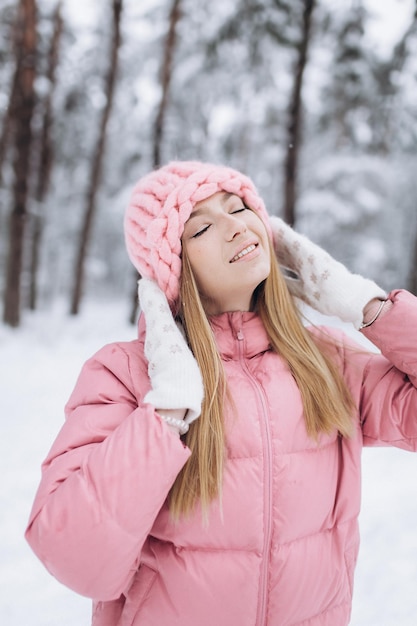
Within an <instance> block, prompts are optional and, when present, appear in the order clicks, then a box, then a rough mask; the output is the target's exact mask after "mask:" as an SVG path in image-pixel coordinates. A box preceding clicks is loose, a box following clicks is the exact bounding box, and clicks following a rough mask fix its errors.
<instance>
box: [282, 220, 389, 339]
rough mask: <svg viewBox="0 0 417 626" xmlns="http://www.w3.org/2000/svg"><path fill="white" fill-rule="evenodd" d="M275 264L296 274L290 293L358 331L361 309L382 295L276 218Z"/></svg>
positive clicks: (375, 287) (289, 284)
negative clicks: (350, 323)
mask: <svg viewBox="0 0 417 626" xmlns="http://www.w3.org/2000/svg"><path fill="white" fill-rule="evenodd" d="M270 225H271V229H272V234H273V243H274V250H275V254H276V256H277V259H278V262H279V263H280V264H282V265H284V266H286V267H288V268H289V269H291V270H293V271H295V272H296V274H298V276H299V280H289V281H287V284H288V286H289V289H290V291H291V293H292V294H293V295H295V296H297V297H299V298H301V299H302V300H303V301H304V302H306V303H307V304H309V305H310V306H311V307H313V308H314V309H316V310H317V311H319V312H320V313H324V314H325V315H336V316H337V317H339V318H340V319H342V320H344V321H345V322H352V324H353V325H354V326H355V328H357V329H359V328H360V327H361V324H362V323H363V319H364V317H363V311H364V308H365V306H366V305H367V304H368V303H369V302H370V301H371V300H373V299H374V298H378V299H379V300H385V299H386V297H387V294H386V292H385V291H384V290H383V289H381V287H379V286H378V285H377V284H376V283H374V282H373V281H372V280H369V279H367V278H364V277H363V276H360V275H359V274H352V273H351V272H349V270H348V269H347V268H346V267H345V266H344V265H343V264H342V263H339V262H338V261H336V260H335V259H333V258H332V257H331V256H330V254H328V253H327V252H326V251H325V250H323V249H322V248H320V246H318V245H317V244H314V243H313V242H312V241H310V240H309V239H307V237H305V236H303V235H300V234H299V233H297V232H296V231H295V230H294V229H292V228H291V227H290V226H288V224H286V223H285V222H284V221H283V220H281V219H280V218H279V217H270Z"/></svg>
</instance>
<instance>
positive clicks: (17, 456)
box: [0, 302, 417, 626]
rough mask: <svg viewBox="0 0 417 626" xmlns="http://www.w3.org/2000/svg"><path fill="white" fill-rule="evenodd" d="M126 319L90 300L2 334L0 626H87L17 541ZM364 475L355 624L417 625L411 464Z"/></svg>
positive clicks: (376, 463)
mask: <svg viewBox="0 0 417 626" xmlns="http://www.w3.org/2000/svg"><path fill="white" fill-rule="evenodd" d="M126 319H127V310H126V307H125V305H124V304H120V303H119V304H118V303H113V304H110V305H109V304H106V305H104V304H102V303H99V302H93V303H91V302H90V303H89V304H87V305H86V306H85V309H84V310H83V313H82V315H81V316H80V317H78V318H71V317H69V316H67V315H66V313H65V309H64V307H63V306H61V305H57V306H56V307H55V308H54V310H53V311H48V312H43V313H36V314H32V315H28V316H27V317H26V318H25V319H24V323H23V327H22V328H21V329H19V330H16V331H13V330H10V329H6V328H4V327H2V326H0V389H1V393H0V407H1V411H0V419H1V437H0V464H1V466H0V476H1V482H0V511H1V514H0V538H1V543H0V623H1V624H4V625H5V626H6V625H7V626H83V625H85V626H87V625H88V624H89V623H90V601H89V600H88V599H85V598H81V597H79V596H77V595H76V594H74V593H72V592H71V591H69V590H67V589H65V588H64V587H63V586H62V585H60V584H59V583H58V582H57V581H55V580H54V579H53V578H52V577H51V576H50V575H49V574H48V573H47V572H46V570H45V569H44V568H43V566H42V565H41V564H40V563H39V562H38V560H37V559H36V557H35V556H34V555H33V554H32V552H31V551H30V549H29V547H28V546H27V544H26V543H25V541H24V538H23V533H24V529H25V525H26V522H27V518H28V515H29V511H30V508H31V504H32V500H33V497H34V493H35V490H36V487H37V484H38V482H39V477H40V464H41V461H42V460H43V458H44V457H45V455H46V453H47V451H48V449H49V447H50V445H51V443H52V441H53V439H54V437H55V435H56V433H57V432H58V430H59V428H60V426H61V423H62V419H63V405H64V403H65V401H66V399H67V397H68V395H69V393H70V392H71V389H72V387H73V385H74V382H75V379H76V377H77V375H78V372H79V370H80V368H81V365H82V364H83V362H84V361H85V360H86V359H87V358H88V357H89V356H90V355H91V354H92V353H94V352H95V351H96V350H98V349H99V348H100V347H101V346H102V345H104V344H105V343H108V342H110V341H113V340H119V339H120V340H125V339H129V338H133V337H134V336H135V332H136V331H135V328H133V327H131V326H129V325H128V324H127V323H126V321H125V320H126ZM363 473H364V481H363V509H362V514H361V533H362V547H361V553H360V558H359V564H358V568H357V575H356V583H355V596H354V610H353V616H352V621H351V624H352V625H353V626H415V625H416V624H417V593H416V592H417V456H415V455H413V454H410V453H406V452H402V451H398V450H390V449H379V450H365V451H364V455H363ZM230 626H238V625H235V624H231V625H230ZM277 626H278V625H277ZM335 626H337V625H335Z"/></svg>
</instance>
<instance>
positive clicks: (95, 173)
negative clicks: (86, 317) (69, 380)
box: [70, 0, 122, 315]
mask: <svg viewBox="0 0 417 626" xmlns="http://www.w3.org/2000/svg"><path fill="white" fill-rule="evenodd" d="M112 5H113V6H112V37H111V45H110V65H109V69H108V73H107V77H106V81H105V96H106V104H105V107H104V109H103V114H102V117H101V122H100V128H99V134H98V139H97V144H96V147H95V151H94V155H93V158H92V164H91V172H90V178H89V186H88V189H87V196H86V206H85V212H84V220H83V225H82V229H81V233H80V239H79V245H78V254H77V260H76V267H75V281H74V288H73V292H72V299H71V309H70V310H71V314H72V315H77V313H78V312H79V308H80V302H81V297H82V291H83V284H84V274H85V259H86V256H87V250H88V245H89V242H90V238H91V234H92V227H93V220H94V216H95V213H96V195H97V191H98V188H99V184H100V178H101V172H102V166H103V159H104V153H105V143H106V131H107V124H108V121H109V118H110V113H111V109H112V105H113V96H114V88H115V83H116V76H117V65H118V55H119V47H120V41H121V33H120V22H121V14H122V0H113V1H112Z"/></svg>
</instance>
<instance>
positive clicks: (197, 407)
mask: <svg viewBox="0 0 417 626" xmlns="http://www.w3.org/2000/svg"><path fill="white" fill-rule="evenodd" d="M139 302H140V307H141V309H142V311H143V314H144V315H145V320H146V338H145V356H146V358H147V359H148V374H149V378H150V380H151V385H152V388H151V389H150V390H149V391H148V393H147V394H146V396H145V398H144V400H145V402H149V403H150V404H152V405H153V406H154V407H155V408H158V409H185V410H187V414H186V416H185V418H184V421H185V422H186V424H188V425H189V424H191V422H193V421H194V420H196V419H197V418H198V417H199V416H200V413H201V403H202V401H203V396H204V388H203V381H202V378H201V373H200V368H199V367H198V364H197V361H196V360H195V358H194V356H193V354H192V352H191V350H190V348H189V347H188V345H187V343H186V341H185V339H184V337H183V335H182V333H181V331H180V329H179V328H178V326H177V324H176V323H175V321H174V318H173V316H172V313H171V309H170V308H169V304H168V301H167V299H166V297H165V294H164V293H163V292H162V291H161V289H160V288H159V287H158V285H157V284H156V283H155V282H153V281H152V280H149V279H147V278H142V279H141V280H140V281H139Z"/></svg>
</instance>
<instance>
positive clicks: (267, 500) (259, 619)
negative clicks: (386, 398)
mask: <svg viewBox="0 0 417 626" xmlns="http://www.w3.org/2000/svg"><path fill="white" fill-rule="evenodd" d="M236 336H237V339H238V347H239V360H240V363H241V365H242V369H243V370H244V372H245V374H246V376H247V377H248V379H249V380H250V382H251V384H252V387H253V388H254V389H255V391H256V393H257V395H258V397H259V399H260V402H261V406H262V419H261V420H260V423H261V428H262V439H263V448H264V454H265V457H264V459H265V461H264V519H265V535H264V545H263V555H264V557H263V563H262V568H261V577H260V585H259V589H260V593H259V603H258V612H257V616H256V626H265V624H266V606H267V596H268V577H269V574H268V570H269V555H270V552H271V541H272V444H271V430H270V424H269V419H268V409H267V405H266V402H265V397H264V392H263V389H262V388H261V387H260V385H259V383H258V382H257V380H256V379H255V378H254V376H253V375H252V373H251V371H250V370H249V368H248V366H247V364H246V360H245V358H244V355H243V342H244V340H245V337H244V334H243V331H242V329H241V328H240V329H239V331H238V332H237V335H236Z"/></svg>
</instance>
